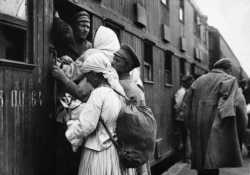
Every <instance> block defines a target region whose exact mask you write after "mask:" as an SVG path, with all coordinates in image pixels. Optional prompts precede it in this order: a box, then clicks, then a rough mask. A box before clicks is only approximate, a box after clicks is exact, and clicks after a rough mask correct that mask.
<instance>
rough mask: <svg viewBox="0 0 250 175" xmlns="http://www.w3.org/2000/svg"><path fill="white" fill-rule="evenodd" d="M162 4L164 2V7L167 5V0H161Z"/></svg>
mask: <svg viewBox="0 0 250 175" xmlns="http://www.w3.org/2000/svg"><path fill="white" fill-rule="evenodd" d="M161 2H162V4H164V5H165V6H166V7H169V0H161Z"/></svg>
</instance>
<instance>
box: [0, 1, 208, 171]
mask: <svg viewBox="0 0 250 175" xmlns="http://www.w3.org/2000/svg"><path fill="white" fill-rule="evenodd" d="M6 9H7V10H6ZM80 9H84V10H86V11H88V12H89V13H90V15H91V21H92V24H91V32H90V36H89V40H92V39H93V37H94V35H95V32H96V30H97V28H98V27H99V26H100V25H105V26H107V27H110V28H112V29H113V30H114V31H115V32H116V34H117V36H118V38H119V40H120V43H128V44H130V45H131V46H132V47H133V48H134V50H135V51H136V54H137V55H138V57H139V58H140V61H141V67H140V72H141V77H142V80H143V83H144V88H145V95H146V102H147V105H149V106H150V107H151V108H152V110H153V112H154V114H155V117H156V120H157V123H158V131H157V143H156V149H155V154H154V155H153V156H152V158H151V165H152V166H153V165H156V164H157V163H159V162H160V161H162V160H163V159H165V158H166V157H168V156H170V155H171V154H173V153H174V152H175V151H176V150H178V148H179V147H180V135H179V133H178V132H177V131H176V128H175V123H174V117H173V97H174V94H175V92H176V91H177V90H178V89H179V87H180V80H181V77H182V76H183V75H185V74H197V75H201V74H204V73H206V72H207V71H209V57H208V47H209V46H208V32H207V28H208V26H207V18H206V17H205V16H204V15H203V14H202V13H201V12H200V11H199V10H198V8H197V6H196V5H195V3H194V2H193V0H154V1H152V0H115V1H110V0H16V1H13V2H8V3H6V2H5V3H3V2H0V41H1V42H0V174H3V175H9V174H10V175H39V174H41V175H42V174H46V175H49V174H54V173H53V167H54V152H55V118H54V115H53V112H54V97H53V88H54V80H53V78H52V77H51V72H50V68H51V66H52V65H53V53H52V52H51V46H52V45H53V43H52V36H51V28H52V24H53V13H54V11H55V10H58V11H59V14H60V16H61V17H62V18H65V20H67V16H68V15H70V14H71V13H73V12H75V11H77V10H80Z"/></svg>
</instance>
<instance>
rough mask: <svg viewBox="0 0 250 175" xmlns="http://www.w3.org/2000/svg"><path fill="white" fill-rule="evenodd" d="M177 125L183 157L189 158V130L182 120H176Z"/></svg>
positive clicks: (190, 149) (190, 150)
mask: <svg viewBox="0 0 250 175" xmlns="http://www.w3.org/2000/svg"><path fill="white" fill-rule="evenodd" d="M177 125H178V127H179V129H180V131H181V138H182V144H183V150H184V156H185V158H187V159H190V158H191V153H192V148H191V141H190V132H189V130H188V128H187V127H186V126H185V123H184V121H177Z"/></svg>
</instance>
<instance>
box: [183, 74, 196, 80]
mask: <svg viewBox="0 0 250 175" xmlns="http://www.w3.org/2000/svg"><path fill="white" fill-rule="evenodd" d="M193 79H194V77H193V76H192V75H185V76H183V77H182V79H181V81H192V80H193Z"/></svg>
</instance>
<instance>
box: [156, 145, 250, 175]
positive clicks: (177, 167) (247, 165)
mask: <svg viewBox="0 0 250 175" xmlns="http://www.w3.org/2000/svg"><path fill="white" fill-rule="evenodd" d="M242 156H243V161H244V166H243V167H240V168H221V169H220V175H250V157H248V155H247V150H246V148H245V147H243V152H242ZM190 166H191V165H190V164H188V163H185V162H182V161H179V162H177V163H176V164H174V165H173V166H172V167H170V168H169V169H168V170H167V171H165V172H164V173H162V174H161V175H197V171H195V170H191V169H190Z"/></svg>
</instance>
